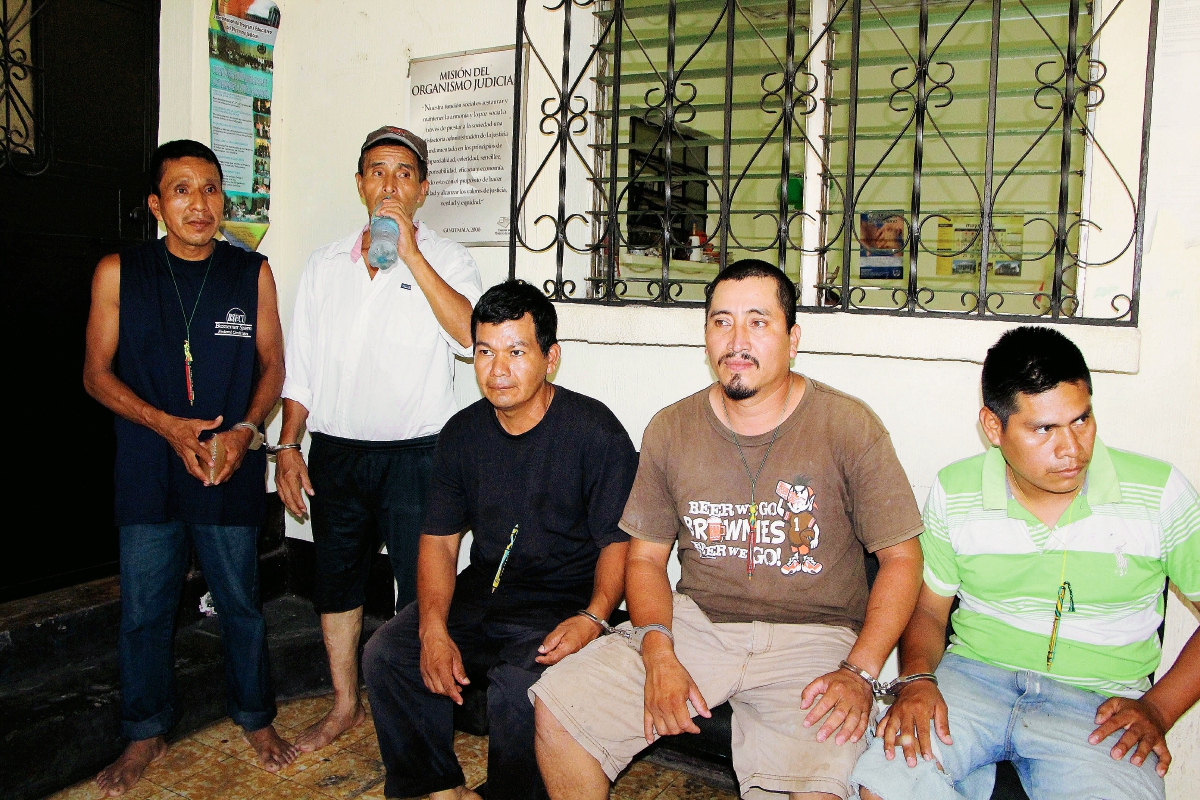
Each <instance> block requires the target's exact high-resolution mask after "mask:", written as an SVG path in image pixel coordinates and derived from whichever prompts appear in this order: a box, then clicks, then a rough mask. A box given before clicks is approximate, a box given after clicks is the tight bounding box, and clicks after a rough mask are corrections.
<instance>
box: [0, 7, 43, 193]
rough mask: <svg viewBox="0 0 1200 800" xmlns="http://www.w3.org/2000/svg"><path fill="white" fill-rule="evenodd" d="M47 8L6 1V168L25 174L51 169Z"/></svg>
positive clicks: (1, 83)
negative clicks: (43, 50)
mask: <svg viewBox="0 0 1200 800" xmlns="http://www.w3.org/2000/svg"><path fill="white" fill-rule="evenodd" d="M45 6H46V3H45V2H43V3H41V4H37V3H33V2H30V1H29V0H24V1H22V2H18V0H0V169H8V170H11V171H14V172H17V173H19V174H23V175H36V174H38V173H41V172H44V171H45V169H46V168H47V166H48V165H49V159H48V158H47V154H46V148H45V146H44V145H43V138H44V130H43V128H44V127H45V126H44V123H43V120H44V114H43V108H42V99H41V95H42V87H41V85H40V84H41V78H42V72H43V69H42V64H41V61H40V58H39V57H38V55H39V48H38V46H37V45H38V41H37V39H38V33H39V29H38V25H39V22H40V19H39V18H38V15H39V13H40V12H41V11H42V10H43V9H44V8H45Z"/></svg>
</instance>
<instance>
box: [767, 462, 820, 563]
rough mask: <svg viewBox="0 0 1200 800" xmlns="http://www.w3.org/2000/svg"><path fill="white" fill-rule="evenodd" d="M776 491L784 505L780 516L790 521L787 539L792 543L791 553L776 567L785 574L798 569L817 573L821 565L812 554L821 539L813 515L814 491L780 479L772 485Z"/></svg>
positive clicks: (815, 504)
mask: <svg viewBox="0 0 1200 800" xmlns="http://www.w3.org/2000/svg"><path fill="white" fill-rule="evenodd" d="M775 494H776V495H778V496H779V499H780V500H782V501H783V502H784V504H785V505H786V506H787V511H785V512H784V514H783V520H784V522H787V523H789V526H788V543H789V544H791V546H792V557H791V558H789V559H788V561H787V563H786V564H784V565H783V566H782V567H780V568H779V571H780V572H782V573H783V574H784V575H795V574H796V573H797V572H803V573H806V574H808V575H816V574H817V573H818V572H820V571H821V569H822V565H821V563H820V562H819V561H817V560H816V559H815V558H813V557H812V551H813V550H815V549H817V545H819V544H820V543H821V526H820V525H818V524H817V518H816V516H814V515H813V512H814V511H816V509H817V500H816V493H815V492H814V491H813V490H812V487H811V486H805V485H803V484H801V483H800V482H799V481H797V482H796V484H795V485H794V486H793V485H792V484H790V483H788V482H787V481H780V482H779V483H778V484H777V485H776V486H775Z"/></svg>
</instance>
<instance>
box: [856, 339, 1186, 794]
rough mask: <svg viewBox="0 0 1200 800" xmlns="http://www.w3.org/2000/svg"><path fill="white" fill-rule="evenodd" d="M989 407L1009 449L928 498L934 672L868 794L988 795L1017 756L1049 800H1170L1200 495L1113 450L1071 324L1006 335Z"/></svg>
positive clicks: (888, 733) (905, 647)
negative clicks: (1165, 652)
mask: <svg viewBox="0 0 1200 800" xmlns="http://www.w3.org/2000/svg"><path fill="white" fill-rule="evenodd" d="M983 401H984V408H983V409H982V410H981V411H980V413H979V421H980V424H981V425H982V427H983V431H984V433H985V434H986V436H987V438H988V440H989V441H990V442H991V444H992V445H993V446H992V447H991V448H990V449H989V450H988V451H987V452H986V453H984V454H982V455H979V456H975V457H973V458H969V459H966V460H964V461H959V462H957V463H955V464H951V465H950V466H948V467H946V468H945V469H943V470H942V471H941V472H940V473H939V474H938V479H937V482H936V483H935V485H934V487H933V488H932V490H931V491H930V493H929V499H928V501H927V502H926V504H925V513H924V520H925V533H924V534H922V535H921V550H922V552H923V553H924V556H925V568H924V570H925V571H924V586H923V587H922V590H921V596H920V599H919V601H918V603H917V608H916V611H915V612H914V613H913V616H912V619H911V620H910V621H909V623H908V626H907V628H906V629H905V632H904V635H903V637H902V638H901V640H900V666H901V669H900V674H901V675H902V676H914V677H915V676H921V675H924V676H925V677H915V679H914V680H912V681H911V682H907V683H904V684H903V686H902V688H901V689H900V691H899V695H898V697H897V700H896V703H895V704H894V705H893V706H892V707H891V709H890V711H889V712H888V714H887V715H886V716H885V717H884V719H883V720H881V721H880V723H879V725H878V727H877V729H876V737H877V738H876V740H875V741H874V742H873V743H872V745H871V748H870V749H869V750H868V751H867V752H866V753H865V754H864V755H863V757H862V758H861V759H860V760H859V762H858V765H857V767H856V768H855V771H854V775H853V778H852V780H853V781H854V782H855V783H857V784H859V785H860V786H861V797H863V798H869V799H872V798H883V800H907V799H908V798H913V800H918V799H919V800H942V799H943V798H945V799H946V800H952V799H953V798H964V797H965V798H986V797H988V796H989V795H990V794H991V791H992V785H993V783H994V781H995V763H996V762H997V761H1002V760H1010V761H1012V762H1013V763H1014V765H1015V766H1016V768H1017V772H1018V774H1019V775H1020V778H1021V783H1022V784H1023V785H1024V787H1025V790H1026V792H1027V793H1028V794H1029V795H1030V797H1031V798H1033V800H1039V798H1042V797H1047V798H1048V797H1054V798H1066V797H1072V798H1074V797H1078V798H1093V797H1105V798H1162V797H1163V796H1164V783H1163V776H1164V775H1165V774H1166V772H1167V768H1168V766H1169V765H1170V762H1171V755H1170V753H1169V752H1168V750H1167V744H1166V739H1165V736H1166V732H1167V731H1168V730H1169V729H1170V728H1171V726H1172V725H1173V724H1174V723H1175V721H1176V720H1178V719H1179V717H1181V716H1182V715H1183V714H1184V713H1185V712H1186V711H1187V710H1188V709H1189V708H1191V707H1192V705H1194V704H1195V703H1196V701H1197V700H1198V699H1200V633H1198V634H1193V636H1192V637H1191V639H1190V640H1189V641H1188V643H1187V645H1186V646H1185V647H1184V649H1183V652H1182V653H1181V654H1180V655H1179V658H1178V659H1177V660H1176V662H1175V665H1174V666H1173V667H1172V668H1171V669H1170V670H1169V671H1168V672H1167V673H1166V675H1164V676H1162V677H1161V678H1160V680H1159V681H1158V682H1157V683H1156V684H1154V685H1153V686H1151V684H1150V676H1151V675H1152V674H1153V672H1154V671H1155V669H1156V668H1157V667H1158V664H1159V658H1160V651H1159V640H1158V628H1159V626H1160V625H1161V623H1162V619H1163V611H1164V595H1163V588H1164V585H1165V582H1166V581H1167V580H1168V579H1170V580H1171V581H1173V582H1174V583H1175V584H1176V586H1178V587H1179V589H1181V590H1182V591H1183V593H1184V594H1185V595H1187V596H1188V597H1189V598H1190V599H1191V600H1193V601H1196V600H1200V497H1198V496H1197V494H1196V491H1195V489H1193V488H1192V487H1191V485H1189V484H1188V482H1187V480H1185V479H1184V477H1183V476H1182V475H1181V474H1180V473H1179V471H1178V470H1176V469H1174V468H1173V467H1172V466H1171V465H1170V464H1166V463H1164V462H1162V461H1157V460H1155V459H1152V458H1147V457H1145V456H1141V455H1137V454H1134V453H1128V452H1124V451H1121V450H1114V449H1110V448H1108V447H1106V446H1105V445H1104V443H1103V442H1102V441H1100V439H1098V438H1097V437H1096V420H1095V417H1094V416H1093V414H1092V381H1091V375H1090V373H1089V372H1088V368H1087V364H1086V363H1085V362H1084V359H1083V355H1082V354H1081V353H1080V352H1079V349H1078V348H1077V347H1076V346H1075V345H1074V344H1073V343H1072V342H1071V341H1070V340H1069V339H1067V338H1066V337H1065V336H1063V335H1062V334H1061V333H1058V332H1057V331H1055V330H1051V329H1049V328H1044V327H1022V328H1017V329H1014V330H1011V331H1009V332H1007V333H1005V334H1004V335H1003V336H1002V337H1001V338H1000V340H999V341H998V342H997V343H996V344H995V345H994V346H993V347H992V348H991V349H990V350H989V351H988V354H987V358H986V359H985V360H984V364H983ZM955 597H957V598H958V600H959V607H958V610H956V611H955V612H954V615H953V628H954V633H953V635H952V636H951V637H950V646H949V647H946V646H945V631H946V622H947V620H948V619H950V610H951V606H952V603H953V601H954V598H955ZM931 721H932V723H933V725H932V727H933V733H934V734H936V735H931V731H930V727H931V725H930V722H931ZM897 744H899V749H900V750H902V752H903V758H902V759H896V758H895V756H896V750H897Z"/></svg>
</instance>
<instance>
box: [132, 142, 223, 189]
mask: <svg viewBox="0 0 1200 800" xmlns="http://www.w3.org/2000/svg"><path fill="white" fill-rule="evenodd" d="M181 158H199V159H200V160H202V161H207V162H208V163H210V164H212V165H213V166H215V167H216V168H217V177H219V178H220V179H221V184H222V186H223V185H224V184H225V171H224V170H222V169H221V162H220V161H219V160H218V159H217V154H216V153H214V152H213V151H212V150H210V149H209V148H208V146H207V145H203V144H200V142H197V141H193V140H192V139H176V140H175V141H173V142H165V143H164V144H160V145H159V146H158V147H157V148H156V149H155V151H154V155H152V156H151V157H150V179H151V181H153V183H151V184H150V194H152V195H155V196H158V193H159V192H160V191H162V186H161V185H160V184H161V183H162V179H163V173H164V172H166V171H167V162H168V161H178V160H179V159H181Z"/></svg>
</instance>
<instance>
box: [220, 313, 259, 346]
mask: <svg viewBox="0 0 1200 800" xmlns="http://www.w3.org/2000/svg"><path fill="white" fill-rule="evenodd" d="M216 326H217V332H216V335H217V336H237V337H239V338H242V339H249V338H251V337H252V336H253V335H254V326H253V325H250V324H248V323H247V322H246V312H245V311H242V310H241V309H240V308H231V309H229V311H227V312H226V313H225V321H224V322H218V323H216Z"/></svg>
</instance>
